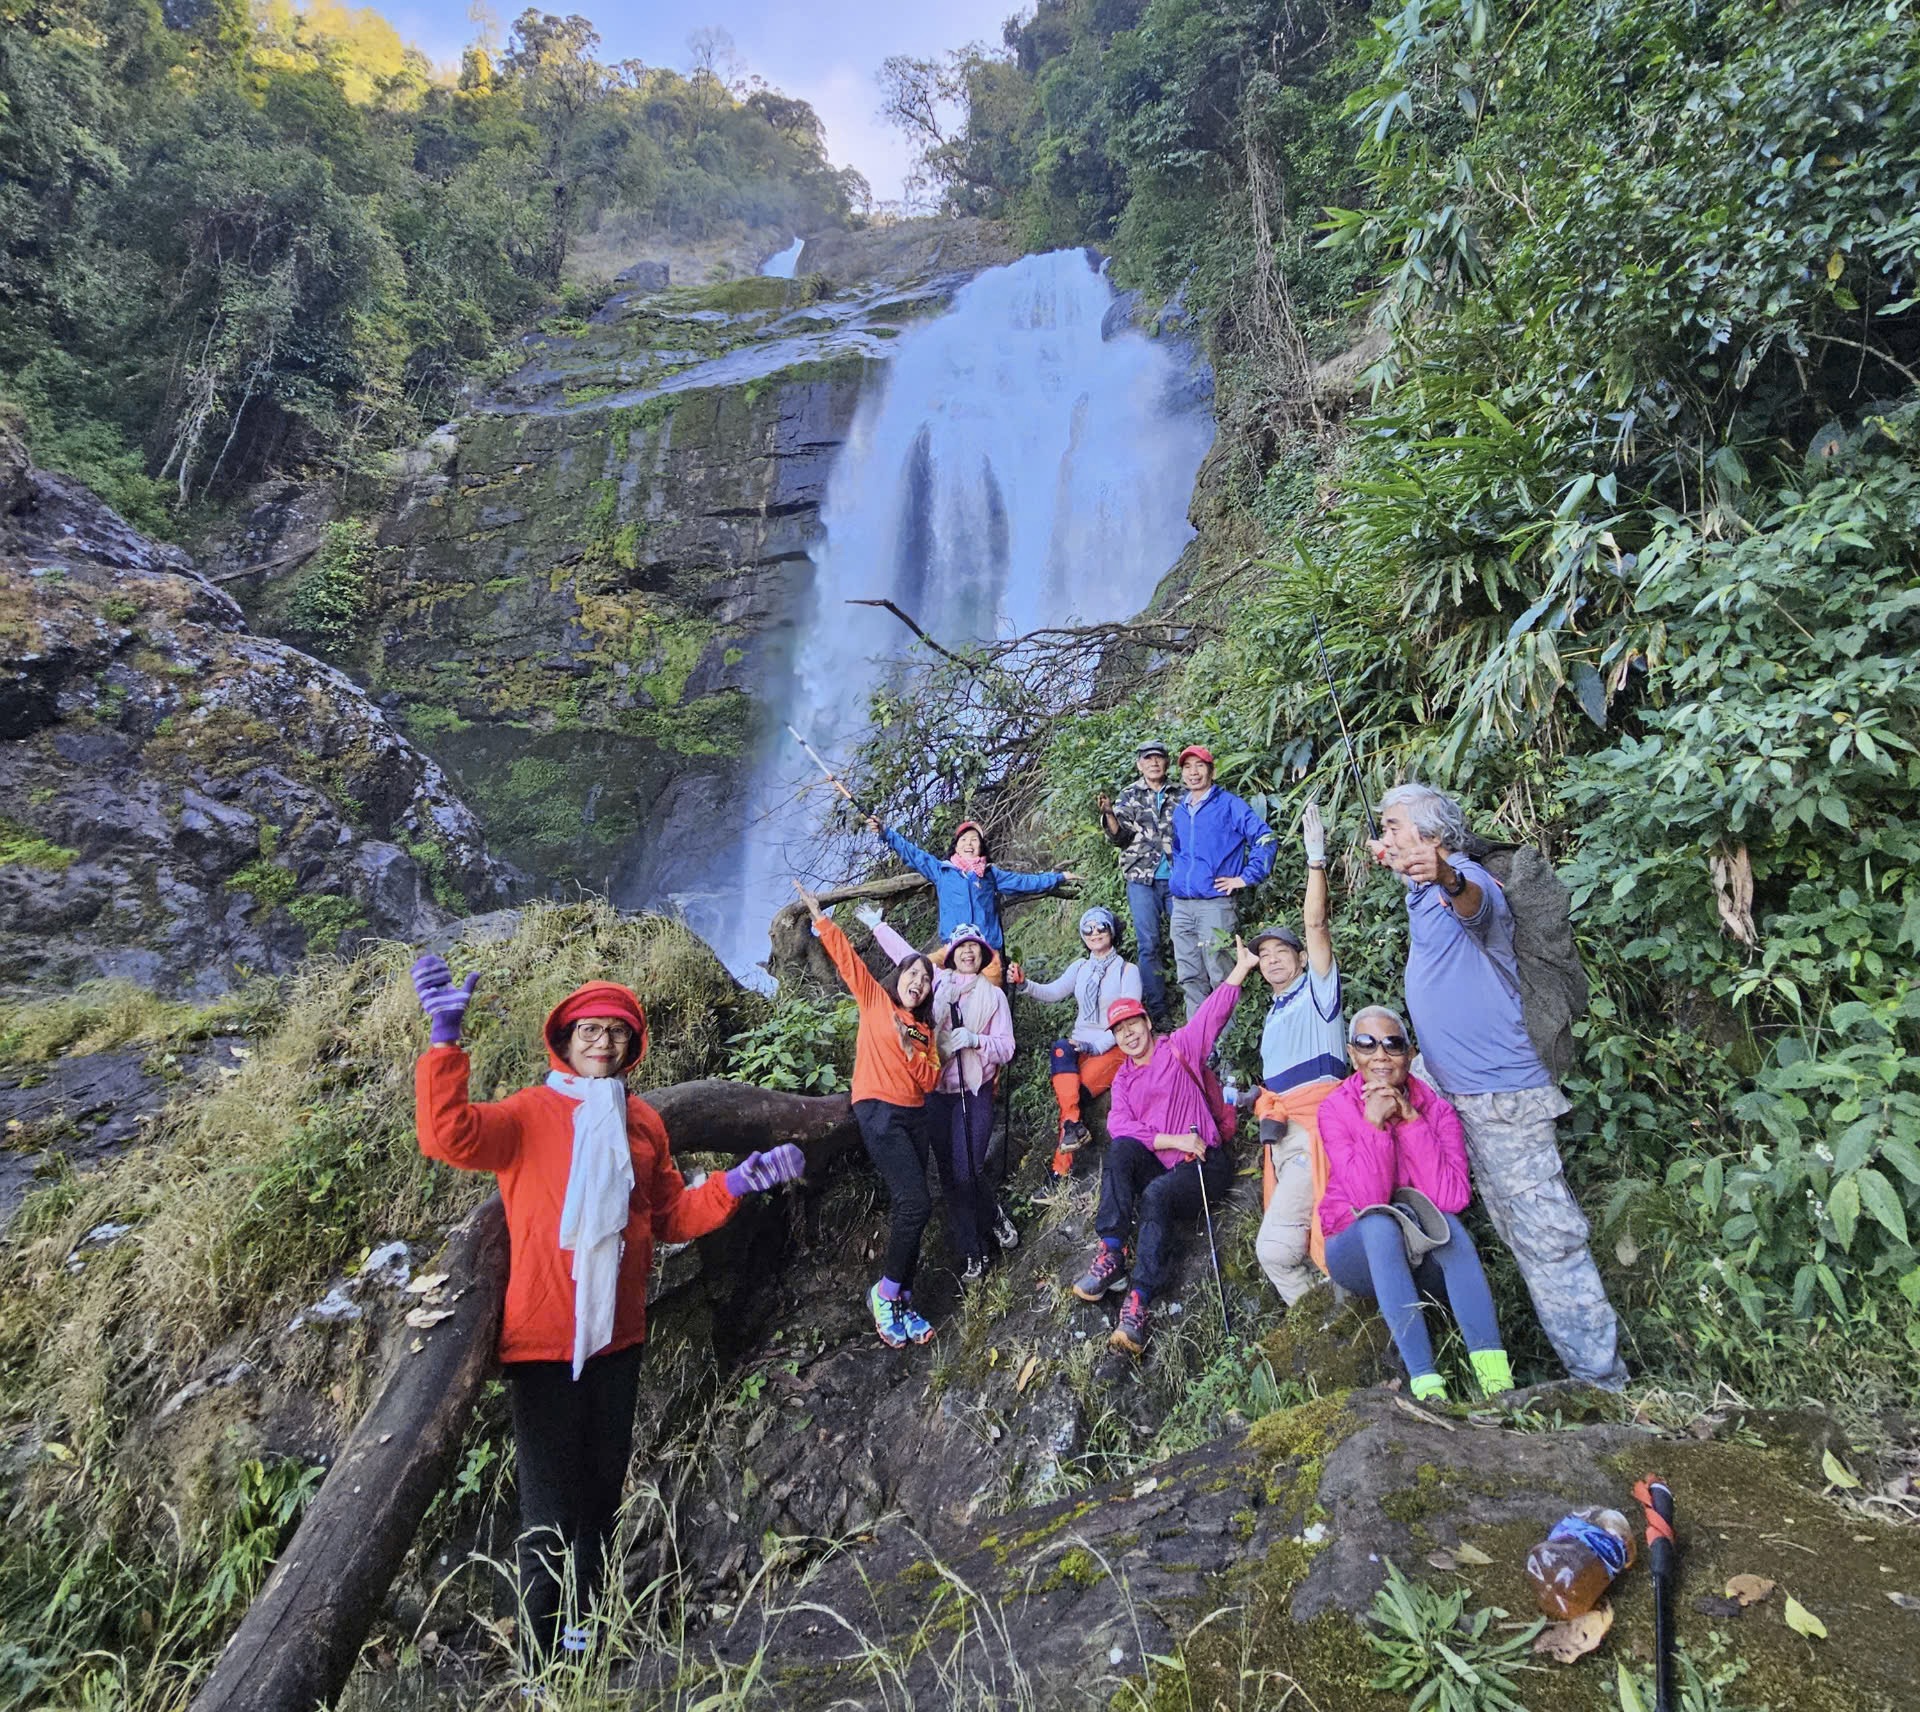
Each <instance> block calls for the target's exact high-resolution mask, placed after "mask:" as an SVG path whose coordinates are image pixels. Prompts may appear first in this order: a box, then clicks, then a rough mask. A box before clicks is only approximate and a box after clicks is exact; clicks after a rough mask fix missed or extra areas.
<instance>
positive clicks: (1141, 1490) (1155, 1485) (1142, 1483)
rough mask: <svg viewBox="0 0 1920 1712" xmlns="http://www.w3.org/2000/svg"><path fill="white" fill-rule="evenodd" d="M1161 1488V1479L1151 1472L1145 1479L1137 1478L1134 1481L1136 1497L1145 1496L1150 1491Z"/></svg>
mask: <svg viewBox="0 0 1920 1712" xmlns="http://www.w3.org/2000/svg"><path fill="white" fill-rule="evenodd" d="M1159 1490H1160V1481H1159V1478H1158V1477H1157V1476H1156V1475H1152V1474H1149V1475H1148V1476H1147V1477H1146V1479H1145V1480H1136V1481H1135V1482H1134V1483H1133V1496H1134V1497H1136V1498H1144V1497H1146V1496H1147V1494H1148V1493H1150V1492H1158V1491H1159Z"/></svg>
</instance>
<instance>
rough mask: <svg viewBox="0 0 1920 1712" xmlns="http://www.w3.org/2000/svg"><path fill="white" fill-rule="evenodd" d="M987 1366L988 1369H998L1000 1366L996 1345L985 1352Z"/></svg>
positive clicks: (998, 1351) (998, 1350)
mask: <svg viewBox="0 0 1920 1712" xmlns="http://www.w3.org/2000/svg"><path fill="white" fill-rule="evenodd" d="M987 1365H988V1366H989V1367H998V1366H999V1365H1000V1349H999V1346H998V1345H997V1344H996V1345H995V1346H994V1347H993V1348H991V1349H989V1350H988V1351H987Z"/></svg>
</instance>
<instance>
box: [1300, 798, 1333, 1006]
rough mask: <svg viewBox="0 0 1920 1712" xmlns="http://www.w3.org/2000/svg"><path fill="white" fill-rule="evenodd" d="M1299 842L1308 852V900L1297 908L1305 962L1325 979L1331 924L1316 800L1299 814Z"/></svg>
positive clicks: (1322, 828) (1323, 840) (1328, 970)
mask: <svg viewBox="0 0 1920 1712" xmlns="http://www.w3.org/2000/svg"><path fill="white" fill-rule="evenodd" d="M1300 842H1301V844H1302V846H1304V848H1305V850H1306V854H1307V901H1306V903H1305V905H1304V906H1303V907H1302V909H1301V911H1300V928H1301V932H1302V934H1303V936H1304V937H1305V939H1306V942H1307V963H1308V966H1309V967H1310V968H1311V969H1312V970H1313V972H1314V973H1315V974H1316V975H1318V976H1320V977H1321V978H1322V979H1323V980H1324V979H1325V978H1326V977H1327V976H1328V975H1331V974H1332V973H1333V926H1332V917H1331V912H1330V910H1329V909H1328V900H1327V828H1326V823H1325V822H1324V821H1322V820H1321V818H1320V805H1319V804H1318V803H1317V802H1310V803H1308V804H1307V809H1306V813H1305V814H1303V815H1302V816H1301V817H1300Z"/></svg>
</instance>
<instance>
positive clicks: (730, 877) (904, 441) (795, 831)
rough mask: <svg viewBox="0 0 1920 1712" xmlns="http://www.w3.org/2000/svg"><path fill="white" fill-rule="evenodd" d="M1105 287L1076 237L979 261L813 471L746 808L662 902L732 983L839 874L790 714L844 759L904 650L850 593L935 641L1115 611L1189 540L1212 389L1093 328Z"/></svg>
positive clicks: (883, 620)
mask: <svg viewBox="0 0 1920 1712" xmlns="http://www.w3.org/2000/svg"><path fill="white" fill-rule="evenodd" d="M1114 303H1115V293H1114V291H1113V288H1112V287H1111V285H1109V283H1108V282H1107V280H1106V279H1105V278H1104V277H1103V276H1102V275H1101V273H1100V272H1099V271H1098V270H1097V269H1096V267H1095V266H1094V264H1093V262H1092V260H1091V258H1090V257H1089V255H1088V253H1087V252H1085V251H1083V250H1062V251H1055V252H1053V253H1050V254H1047V255H1039V256H1028V257H1025V258H1023V259H1022V260H1020V261H1017V262H1014V263H1012V264H1010V265H1008V266H1005V267H998V268H992V269H990V270H988V271H986V272H984V273H981V274H979V275H977V276H976V277H975V278H974V279H972V280H971V281H969V282H968V283H967V284H966V285H964V286H962V287H961V288H960V289H959V291H958V292H957V293H956V294H955V296H954V299H953V303H952V306H951V307H950V308H949V309H948V310H947V311H946V312H945V313H944V314H942V315H940V316H938V317H937V318H935V319H932V320H929V321H925V322H922V323H919V324H917V325H912V326H909V327H908V328H907V329H906V330H905V331H904V332H903V333H902V334H901V336H900V338H899V340H898V341H897V343H896V345H895V347H894V354H893V356H892V359H891V361H890V363H889V365H888V370H887V373H886V375H885V377H884V379H883V380H882V382H881V383H880V384H879V385H877V386H875V387H874V388H873V389H872V391H871V392H870V393H869V394H868V396H867V397H866V398H864V399H863V400H862V401H861V404H860V407H859V409H858V411H857V413H856V416H855V419H854V422H853V426H852V429H851V432H850V434H849V436H848V439H847V442H846V444H845V445H844V446H843V447H842V449H841V451H840V453H839V456H838V459H837V461H836V463H835V464H834V467H833V471H832V473H831V475H830V477H829V479H828V486H827V495H826V500H825V503H824V505H823V506H822V509H821V522H822V526H823V529H824V535H823V538H822V539H821V540H820V541H819V543H818V544H817V545H816V546H815V547H814V548H813V550H812V553H811V559H812V563H813V577H812V584H811V588H810V589H809V591H808V593H807V595H806V596H805V597H804V599H803V600H802V601H801V603H800V605H799V610H798V611H797V613H796V615H795V627H796V629H795V635H794V640H793V646H792V655H791V660H792V665H791V669H790V670H789V671H787V672H784V673H782V674H780V678H779V681H777V682H770V683H768V684H767V685H766V696H767V702H768V706H767V714H766V719H765V723H764V727H763V736H762V738H761V752H760V754H759V756H758V757H757V761H756V765H755V769H754V773H753V782H752V784H751V786H750V787H749V789H748V791H747V792H746V798H745V801H744V802H743V803H742V805H741V807H742V809H743V811H744V812H743V815H742V821H743V823H744V824H743V825H742V826H741V828H740V830H739V832H738V833H737V835H736V836H735V837H734V838H733V839H731V840H730V841H729V840H726V839H725V836H724V834H722V839H721V841H722V843H723V845H724V847H723V848H721V849H719V850H717V851H716V858H715V862H714V866H713V869H712V870H711V874H712V879H711V884H710V885H703V886H702V887H700V888H699V889H698V890H697V891H696V892H692V893H689V894H683V895H682V896H680V897H677V898H676V899H675V900H674V902H675V904H676V905H677V906H678V907H679V908H680V909H681V911H682V912H683V913H684V914H685V915H686V917H687V920H688V921H689V922H690V923H691V924H692V925H693V926H694V927H695V928H696V930H697V931H699V932H700V933H701V934H702V935H703V937H705V938H706V939H707V940H708V941H709V942H710V943H711V944H712V945H713V947H714V949H715V950H716V951H718V952H719V954H720V956H721V957H722V958H723V959H724V960H725V962H726V964H727V966H728V968H730V969H731V970H732V971H733V972H734V974H735V975H737V976H739V977H740V978H742V979H743V980H753V981H757V982H759V983H761V984H765V979H766V977H765V975H764V972H763V971H761V970H760V968H759V964H760V962H761V960H762V959H763V958H765V956H766V955H767V950H768V944H767V923H768V921H769V920H770V919H771V917H772V916H773V915H774V913H775V912H776V911H777V910H778V909H779V908H780V907H781V906H782V905H784V904H786V903H789V902H791V901H792V900H793V895H794V894H793V886H792V880H793V877H794V876H795V875H798V876H800V877H802V878H804V879H807V880H809V881H811V882H817V883H820V884H832V883H835V882H837V881H839V880H843V879H844V878H845V877H846V876H845V875H843V874H834V873H824V872H822V871H821V869H820V863H821V860H822V855H821V840H820V836H819V824H820V820H821V818H822V817H823V816H824V815H825V813H826V811H827V810H828V808H829V807H830V806H831V803H832V802H833V801H834V800H837V799H835V798H833V797H832V795H831V793H830V792H828V791H827V790H825V789H824V788H821V789H818V790H813V791H810V792H804V794H803V788H804V787H806V786H807V785H808V783H809V781H815V782H817V781H818V780H819V778H820V775H819V772H818V770H817V769H816V768H814V767H813V765H812V763H811V762H809V761H808V760H807V758H806V756H805V754H804V753H803V752H802V751H801V749H800V748H799V746H798V745H797V744H796V743H795V742H794V741H793V739H792V738H791V737H790V736H789V735H788V733H787V726H788V725H789V724H791V725H793V726H794V727H796V728H797V729H798V730H799V731H800V732H801V733H802V735H804V736H806V737H807V738H808V739H809V740H810V741H811V742H812V743H813V745H814V747H815V748H816V749H818V750H819V751H820V752H821V754H822V755H824V756H825V757H826V758H827V759H828V760H829V761H831V762H832V763H834V764H835V765H841V764H844V763H846V762H847V761H849V760H851V758H852V755H853V752H854V749H855V747H856V746H857V744H858V743H859V741H860V740H861V738H862V737H864V735H865V734H866V730H867V725H868V707H869V698H870V697H871V695H872V693H873V691H874V690H875V689H876V688H877V687H879V686H880V685H881V684H882V683H883V682H884V681H885V678H886V676H887V673H888V671H889V669H890V666H891V664H892V663H894V662H897V661H898V660H899V659H900V658H901V656H903V655H904V654H905V653H906V652H907V651H908V649H909V648H910V647H911V646H913V645H914V639H913V637H912V635H911V633H910V632H909V631H908V630H907V629H906V628H905V627H904V626H902V625H901V624H900V622H899V621H898V620H897V619H895V618H894V617H892V616H891V615H889V614H887V613H886V612H884V611H881V610H879V609H876V608H872V607H862V606H850V605H848V604H847V602H848V601H849V600H855V599H890V600H892V601H894V602H896V603H897V604H898V605H899V606H900V607H901V608H903V609H904V610H905V611H907V612H910V613H912V614H913V615H914V617H915V618H917V619H918V620H919V622H920V623H921V625H922V626H924V627H925V629H926V630H927V631H928V632H929V633H930V634H931V635H933V636H935V637H937V638H939V640H940V641H942V642H943V643H946V644H948V645H949V646H959V645H962V644H964V643H967V642H970V641H978V640H982V639H986V638H989V637H994V636H1012V635H1019V634H1023V633H1025V632H1027V631H1030V630H1035V629H1039V628H1041V627H1044V626H1053V625H1064V624H1074V623H1086V622H1098V621H1101V620H1108V619H1116V618H1124V617H1126V616H1128V615H1130V614H1132V613H1134V612H1137V611H1139V610H1140V609H1141V608H1142V607H1144V606H1145V605H1146V603H1147V601H1148V600H1149V599H1150V598H1151V596H1152V594H1153V590H1154V587H1155V585H1156V584H1157V583H1158V582H1159V580H1160V579H1161V577H1163V576H1164V575H1165V574H1166V572H1167V571H1168V569H1169V568H1170V567H1171V566H1172V565H1173V562H1174V560H1175V559H1177V558H1178V557H1179V555H1180V552H1181V549H1182V548H1183V547H1185V545H1186V543H1187V542H1188V541H1189V540H1190V539H1191V538H1192V536H1193V533H1194V532H1193V529H1192V526H1191V525H1190V524H1189V523H1188V522H1187V508H1188V503H1189V500H1190V498H1191V496H1192V492H1193V483H1194V477H1195V475H1196V473H1197V472H1198V470H1199V467H1200V460H1201V459H1202V457H1203V456H1204V455H1205V454H1206V451H1207V448H1208V446H1209V445H1210V444H1211V443H1212V439H1213V418H1212V414H1211V410H1210V400H1209V399H1208V398H1207V397H1205V396H1204V392H1203V390H1202V389H1197V388H1195V387H1194V385H1193V384H1192V367H1191V353H1190V352H1189V351H1188V350H1187V349H1185V348H1183V347H1182V346H1180V345H1178V344H1177V343H1175V342H1172V341H1157V340H1154V339H1151V338H1148V337H1147V336H1146V335H1145V334H1143V333H1141V332H1139V331H1138V330H1136V329H1135V328H1134V327H1133V326H1132V325H1131V324H1130V323H1124V322H1122V320H1121V318H1120V317H1116V318H1115V319H1116V322H1117V323H1120V324H1117V325H1116V326H1115V327H1114V329H1113V331H1112V332H1111V334H1107V333H1103V326H1104V324H1105V323H1106V321H1107V318H1108V313H1109V311H1110V310H1111V309H1112V308H1113V307H1114ZM1197 392H1199V393H1200V394H1201V395H1200V396H1196V393H1197ZM906 830H907V831H908V832H909V835H911V836H916V837H918V836H924V834H925V829H924V828H907V829H906Z"/></svg>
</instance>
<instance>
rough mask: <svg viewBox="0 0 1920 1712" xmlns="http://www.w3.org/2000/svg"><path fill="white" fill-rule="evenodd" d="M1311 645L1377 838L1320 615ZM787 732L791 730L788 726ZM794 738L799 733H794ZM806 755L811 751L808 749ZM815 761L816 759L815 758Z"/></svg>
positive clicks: (1315, 618) (1364, 810) (1370, 832)
mask: <svg viewBox="0 0 1920 1712" xmlns="http://www.w3.org/2000/svg"><path fill="white" fill-rule="evenodd" d="M1313 645H1314V646H1315V647H1316V648H1318V649H1319V650H1320V670H1321V671H1322V672H1324V673H1325V674H1326V679H1327V694H1328V696H1329V697H1330V698H1331V699H1332V701H1333V717H1334V718H1335V719H1337V720H1338V721H1339V722H1340V740H1341V741H1342V742H1343V743H1345V744H1346V746H1347V766H1348V768H1349V769H1350V770H1351V771H1352V773H1353V788H1354V789H1355V790H1356V791H1358V792H1359V793H1360V812H1361V813H1362V814H1364V815H1365V816H1366V817H1367V837H1368V838H1370V839H1371V838H1378V837H1379V836H1380V831H1379V828H1378V827H1376V826H1375V825H1374V824H1373V806H1372V804H1370V803H1369V802H1368V801H1367V787H1366V786H1365V785H1364V784H1363V783H1362V782H1361V779H1360V759H1359V757H1358V756H1357V755H1355V754H1354V752H1353V734H1352V733H1351V732H1350V731H1348V730H1347V716H1346V714H1345V713H1344V712H1342V711H1341V708H1340V692H1339V691H1338V690H1337V689H1335V688H1334V686H1333V667H1332V665H1331V664H1330V663H1329V662H1328V660H1327V642H1326V638H1325V637H1324V636H1322V635H1321V634H1320V614H1319V613H1317V612H1316V613H1314V614H1313ZM787 729H788V730H790V731H791V730H792V729H793V728H792V727H791V726H789V727H788V728H787ZM794 735H795V736H798V735H799V733H798V732H795V733H794ZM807 753H808V754H810V755H811V754H812V753H813V751H812V750H811V749H809V750H808V751H807ZM816 759H817V757H816Z"/></svg>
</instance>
